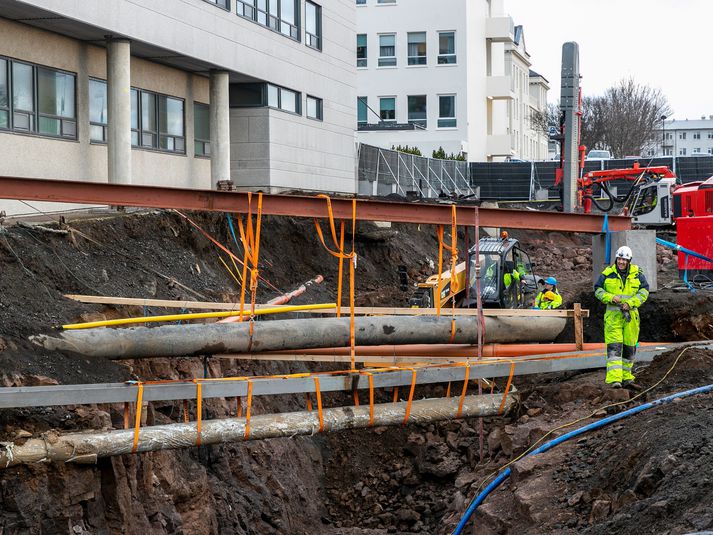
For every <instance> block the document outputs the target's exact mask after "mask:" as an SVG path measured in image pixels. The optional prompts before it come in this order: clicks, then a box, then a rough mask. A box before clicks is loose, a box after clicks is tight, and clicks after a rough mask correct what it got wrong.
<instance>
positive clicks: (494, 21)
mask: <svg viewBox="0 0 713 535" xmlns="http://www.w3.org/2000/svg"><path fill="white" fill-rule="evenodd" d="M485 38H486V39H490V40H491V41H493V42H495V43H512V42H513V41H514V40H515V24H514V23H513V21H512V18H510V17H491V18H489V19H486V21H485Z"/></svg>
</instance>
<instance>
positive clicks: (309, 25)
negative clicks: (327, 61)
mask: <svg viewBox="0 0 713 535" xmlns="http://www.w3.org/2000/svg"><path fill="white" fill-rule="evenodd" d="M305 43H306V44H307V46H309V47H311V48H314V49H316V50H322V8H321V7H320V6H318V5H317V4H315V3H313V2H310V1H309V0H307V2H305Z"/></svg>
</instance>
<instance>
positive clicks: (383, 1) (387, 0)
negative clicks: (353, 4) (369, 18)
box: [376, 0, 396, 4]
mask: <svg viewBox="0 0 713 535" xmlns="http://www.w3.org/2000/svg"><path fill="white" fill-rule="evenodd" d="M376 3H377V4H395V3H396V0H377V2H376Z"/></svg>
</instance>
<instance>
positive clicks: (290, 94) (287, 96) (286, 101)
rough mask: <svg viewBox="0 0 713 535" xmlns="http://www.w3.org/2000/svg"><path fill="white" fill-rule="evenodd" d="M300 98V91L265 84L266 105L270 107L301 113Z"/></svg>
mask: <svg viewBox="0 0 713 535" xmlns="http://www.w3.org/2000/svg"><path fill="white" fill-rule="evenodd" d="M300 98H301V97H300V93H298V92H296V91H292V90H291V89H286V88H284V87H279V86H276V85H272V84H267V105H268V106H270V107H271V108H277V109H278V110H283V111H289V112H290V113H297V114H301V113H302V108H301V106H300Z"/></svg>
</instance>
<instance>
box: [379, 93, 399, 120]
mask: <svg viewBox="0 0 713 535" xmlns="http://www.w3.org/2000/svg"><path fill="white" fill-rule="evenodd" d="M379 117H381V120H382V121H396V97H381V98H380V99H379Z"/></svg>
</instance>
